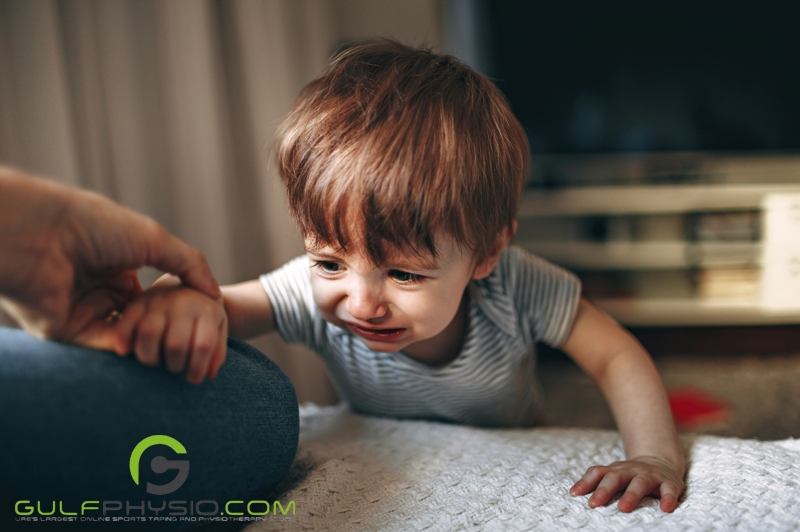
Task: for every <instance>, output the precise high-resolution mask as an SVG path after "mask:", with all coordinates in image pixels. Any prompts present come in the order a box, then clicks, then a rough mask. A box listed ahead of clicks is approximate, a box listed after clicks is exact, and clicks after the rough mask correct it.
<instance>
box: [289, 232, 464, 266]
mask: <svg viewBox="0 0 800 532" xmlns="http://www.w3.org/2000/svg"><path fill="white" fill-rule="evenodd" d="M304 240H305V249H306V251H307V252H309V253H313V254H315V255H319V256H325V257H329V258H332V259H339V260H342V259H345V258H346V257H349V256H357V257H359V258H361V259H364V260H367V261H369V254H368V253H367V251H366V249H365V248H364V247H363V246H352V248H351V249H348V250H347V251H345V250H343V249H341V247H339V246H338V245H335V244H331V243H325V242H319V241H316V240H315V239H314V238H313V237H306V238H305V239H304ZM385 251H386V261H385V262H386V264H387V265H390V266H405V267H407V268H413V269H418V270H437V269H440V268H442V267H444V266H445V265H447V264H448V263H449V262H450V261H451V260H452V259H453V258H454V254H455V253H457V252H458V250H457V246H455V243H454V242H453V241H452V238H447V237H442V238H437V239H436V256H434V255H433V254H432V253H431V252H430V251H429V250H427V249H410V248H409V249H402V248H398V247H397V246H395V245H393V244H391V243H389V242H387V243H386V247H385Z"/></svg>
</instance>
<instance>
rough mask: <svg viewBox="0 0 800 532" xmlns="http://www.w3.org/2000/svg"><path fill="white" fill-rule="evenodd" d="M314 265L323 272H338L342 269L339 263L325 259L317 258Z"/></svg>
mask: <svg viewBox="0 0 800 532" xmlns="http://www.w3.org/2000/svg"><path fill="white" fill-rule="evenodd" d="M314 266H315V267H317V268H319V269H320V270H322V271H323V272H325V273H338V272H339V271H341V269H342V266H341V265H340V264H337V263H335V262H330V261H327V260H318V261H317V262H315V263H314Z"/></svg>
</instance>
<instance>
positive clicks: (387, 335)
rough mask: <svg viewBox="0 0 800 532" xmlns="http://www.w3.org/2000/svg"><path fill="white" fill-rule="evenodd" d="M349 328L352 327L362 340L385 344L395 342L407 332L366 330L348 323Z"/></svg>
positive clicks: (398, 330)
mask: <svg viewBox="0 0 800 532" xmlns="http://www.w3.org/2000/svg"><path fill="white" fill-rule="evenodd" d="M347 326H348V327H350V330H351V331H353V332H354V333H356V334H357V335H359V336H360V337H362V338H366V339H367V340H379V341H384V342H385V341H387V340H395V339H397V338H399V337H400V336H402V335H403V333H404V332H405V329H365V328H363V327H359V326H358V325H353V324H352V323H348V324H347Z"/></svg>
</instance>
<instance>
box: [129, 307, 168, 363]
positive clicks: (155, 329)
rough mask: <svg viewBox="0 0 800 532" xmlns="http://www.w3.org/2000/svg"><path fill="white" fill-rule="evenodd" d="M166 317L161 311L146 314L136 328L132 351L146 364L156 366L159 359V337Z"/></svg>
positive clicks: (162, 331)
mask: <svg viewBox="0 0 800 532" xmlns="http://www.w3.org/2000/svg"><path fill="white" fill-rule="evenodd" d="M166 324H167V318H166V316H164V314H162V313H161V312H151V313H149V314H146V315H145V316H144V317H143V318H142V320H141V322H139V327H138V329H137V330H136V339H135V340H134V352H135V353H136V358H137V359H138V360H139V362H141V363H142V364H144V365H146V366H157V365H158V363H159V360H160V351H161V337H162V335H163V333H164V327H165V326H166Z"/></svg>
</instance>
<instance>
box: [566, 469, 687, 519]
mask: <svg viewBox="0 0 800 532" xmlns="http://www.w3.org/2000/svg"><path fill="white" fill-rule="evenodd" d="M626 488H627V489H626ZM683 488H684V484H683V474H682V473H681V472H679V471H677V470H676V469H675V467H674V466H672V465H670V464H669V463H667V462H666V461H665V460H661V459H658V458H655V457H652V456H643V457H638V458H633V459H631V460H625V461H622V462H614V463H613V464H611V465H609V466H592V467H590V468H589V469H588V470H587V471H586V473H585V474H584V475H583V478H581V479H580V480H579V481H578V482H576V483H575V485H574V486H572V488H570V490H569V494H570V495H572V496H573V497H575V496H578V495H586V494H587V493H589V492H590V491H592V490H594V493H593V494H592V496H591V497H590V498H589V507H591V508H597V507H598V506H604V505H606V504H608V501H609V500H610V499H611V497H613V496H614V494H615V493H617V492H618V491H622V490H625V494H624V495H623V496H622V498H621V499H620V500H619V503H617V508H619V510H620V511H621V512H631V511H633V509H634V508H636V505H637V504H639V501H640V500H642V498H643V497H646V496H648V495H652V496H654V497H659V498H660V499H661V510H663V511H665V512H672V511H673V510H674V509H675V507H676V506H677V505H678V497H680V495H681V493H683Z"/></svg>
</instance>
